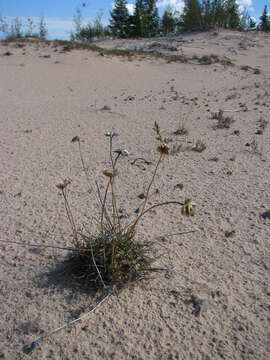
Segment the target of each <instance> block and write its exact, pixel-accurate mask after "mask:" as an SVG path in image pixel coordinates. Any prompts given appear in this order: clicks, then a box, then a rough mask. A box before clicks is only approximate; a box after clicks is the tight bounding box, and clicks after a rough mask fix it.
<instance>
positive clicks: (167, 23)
mask: <svg viewBox="0 0 270 360" xmlns="http://www.w3.org/2000/svg"><path fill="white" fill-rule="evenodd" d="M175 26H176V19H175V16H174V13H173V10H172V8H171V7H167V9H166V10H165V11H164V13H163V16H162V19H161V30H162V33H163V34H164V35H167V34H169V33H172V32H174V30H175Z"/></svg>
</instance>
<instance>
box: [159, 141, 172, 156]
mask: <svg viewBox="0 0 270 360" xmlns="http://www.w3.org/2000/svg"><path fill="white" fill-rule="evenodd" d="M169 150H170V148H169V146H168V145H167V144H164V143H162V144H160V145H159V146H158V147H157V151H158V152H160V153H161V154H164V155H168V154H169Z"/></svg>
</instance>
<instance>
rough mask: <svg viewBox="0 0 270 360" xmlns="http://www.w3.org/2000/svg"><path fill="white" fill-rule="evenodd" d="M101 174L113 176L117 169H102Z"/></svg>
mask: <svg viewBox="0 0 270 360" xmlns="http://www.w3.org/2000/svg"><path fill="white" fill-rule="evenodd" d="M103 174H104V175H105V176H107V177H109V178H113V177H115V176H116V175H117V174H118V171H117V169H114V170H113V171H111V170H107V169H106V170H104V171H103Z"/></svg>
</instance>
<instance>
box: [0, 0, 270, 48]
mask: <svg viewBox="0 0 270 360" xmlns="http://www.w3.org/2000/svg"><path fill="white" fill-rule="evenodd" d="M102 15H103V13H102V12H98V14H97V15H96V17H95V19H94V20H93V21H92V22H88V23H87V24H83V18H82V13H81V11H80V10H79V9H77V11H76V13H75V15H74V17H73V22H74V27H75V29H74V31H72V32H71V40H72V41H78V42H92V41H93V40H95V39H99V38H104V37H109V36H113V37H119V38H139V37H145V38H148V37H154V36H158V35H159V36H162V35H168V34H180V33H183V32H190V31H208V30H211V29H217V28H224V29H236V30H242V31H246V30H255V29H256V30H260V31H264V32H269V31H270V15H269V12H268V8H267V5H265V6H264V9H263V12H262V15H261V16H260V18H259V20H260V21H259V23H258V24H256V22H255V20H254V19H253V18H252V17H251V16H250V15H249V13H248V11H247V9H244V10H243V11H242V12H240V8H239V5H238V3H237V0H185V6H184V9H183V12H182V13H179V12H178V11H176V10H173V9H172V8H171V7H170V6H168V7H167V8H166V9H165V11H164V13H163V15H162V17H160V16H159V13H158V8H157V1H156V0H136V3H135V9H134V13H133V14H130V13H129V12H128V8H127V1H126V0H115V1H114V7H113V9H112V11H111V13H110V20H109V25H108V26H105V25H104V24H103V22H102ZM1 34H2V36H4V37H5V38H6V39H16V38H17V39H21V38H29V37H36V38H40V39H45V38H46V36H47V34H48V30H47V26H46V23H45V19H44V17H43V16H41V17H40V19H39V21H38V23H34V21H33V20H32V19H31V18H27V20H26V22H25V23H23V22H22V20H21V19H20V18H19V17H16V18H14V19H13V20H12V21H11V22H8V21H7V20H6V19H5V18H4V17H3V16H1V14H0V35H1Z"/></svg>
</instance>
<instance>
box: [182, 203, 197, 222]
mask: <svg viewBox="0 0 270 360" xmlns="http://www.w3.org/2000/svg"><path fill="white" fill-rule="evenodd" d="M195 209H196V204H195V203H194V202H193V201H192V199H190V198H189V199H186V200H185V204H184V206H183V207H182V211H181V212H182V215H184V216H187V217H189V216H194V215H195Z"/></svg>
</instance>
